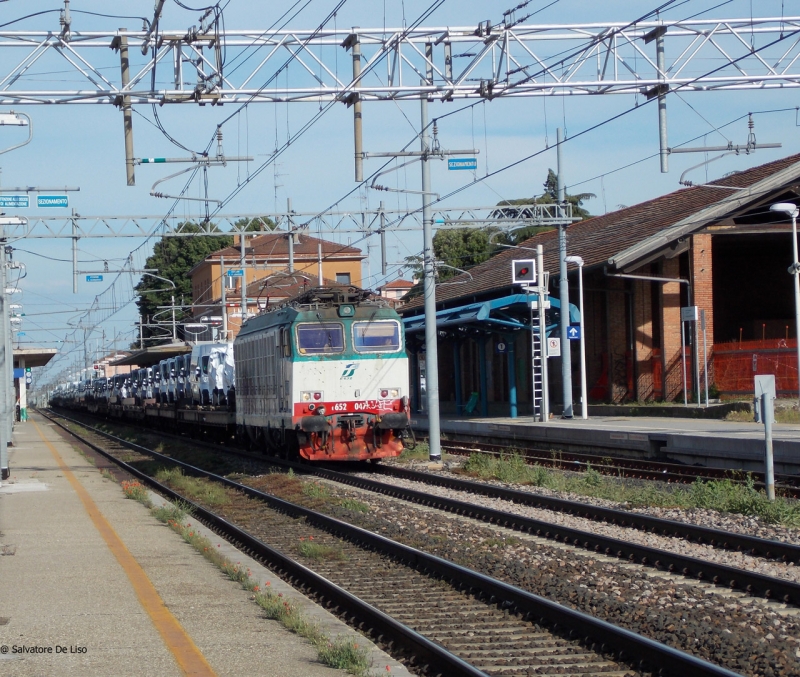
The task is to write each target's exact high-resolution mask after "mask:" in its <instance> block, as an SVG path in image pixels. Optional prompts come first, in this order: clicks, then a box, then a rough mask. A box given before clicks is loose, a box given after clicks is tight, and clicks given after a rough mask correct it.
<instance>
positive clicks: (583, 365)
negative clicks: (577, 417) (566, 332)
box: [564, 256, 589, 420]
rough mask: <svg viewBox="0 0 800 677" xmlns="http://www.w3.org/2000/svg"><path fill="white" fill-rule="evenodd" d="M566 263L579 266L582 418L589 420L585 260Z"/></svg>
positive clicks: (569, 258) (571, 258)
mask: <svg viewBox="0 0 800 677" xmlns="http://www.w3.org/2000/svg"><path fill="white" fill-rule="evenodd" d="M564 261H566V262H567V263H574V264H575V265H576V266H578V304H579V306H580V313H581V319H580V322H579V324H578V327H579V330H580V332H581V336H580V342H581V418H582V419H584V420H586V419H587V418H589V403H588V402H587V388H586V337H585V336H584V327H583V259H582V258H581V257H580V256H565V257H564ZM567 312H569V310H568V311H567Z"/></svg>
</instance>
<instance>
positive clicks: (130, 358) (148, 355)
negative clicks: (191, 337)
mask: <svg viewBox="0 0 800 677" xmlns="http://www.w3.org/2000/svg"><path fill="white" fill-rule="evenodd" d="M190 352H192V346H191V345H189V344H188V343H168V344H166V345H162V346H153V347H152V348H145V349H144V350H137V351H135V352H133V353H131V354H130V355H126V356H125V357H120V358H117V359H116V360H113V361H111V362H109V363H108V364H109V366H110V367H126V366H132V367H133V366H136V367H152V366H153V365H154V364H158V363H159V362H161V360H166V359H168V358H170V357H177V356H178V355H184V354H186V353H190Z"/></svg>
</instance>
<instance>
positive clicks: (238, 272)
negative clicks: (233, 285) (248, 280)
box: [227, 268, 244, 277]
mask: <svg viewBox="0 0 800 677" xmlns="http://www.w3.org/2000/svg"><path fill="white" fill-rule="evenodd" d="M227 274H228V277H244V271H243V270H242V269H241V268H233V269H231V270H229V271H228V272H227Z"/></svg>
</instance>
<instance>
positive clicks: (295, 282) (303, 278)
mask: <svg viewBox="0 0 800 677" xmlns="http://www.w3.org/2000/svg"><path fill="white" fill-rule="evenodd" d="M318 285H319V280H318V278H317V276H316V275H311V274H309V273H298V272H295V273H276V274H275V275H270V276H269V277H268V278H261V279H258V280H254V281H253V282H251V283H250V284H248V285H247V296H248V297H260V298H262V299H266V298H267V297H269V298H270V299H275V298H280V299H287V298H293V297H295V296H297V295H298V294H300V293H302V292H303V291H305V290H306V289H309V288H311V287H316V286H318ZM323 285H324V286H326V287H350V285H347V284H341V283H338V282H336V281H335V280H326V279H324V280H323Z"/></svg>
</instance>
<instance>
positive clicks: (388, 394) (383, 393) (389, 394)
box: [380, 388, 401, 399]
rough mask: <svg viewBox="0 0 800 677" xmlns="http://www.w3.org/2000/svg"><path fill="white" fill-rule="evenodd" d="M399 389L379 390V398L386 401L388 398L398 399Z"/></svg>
mask: <svg viewBox="0 0 800 677" xmlns="http://www.w3.org/2000/svg"><path fill="white" fill-rule="evenodd" d="M400 392H401V391H400V388H381V391H380V393H381V397H382V398H383V399H386V398H388V397H391V398H396V397H400Z"/></svg>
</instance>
